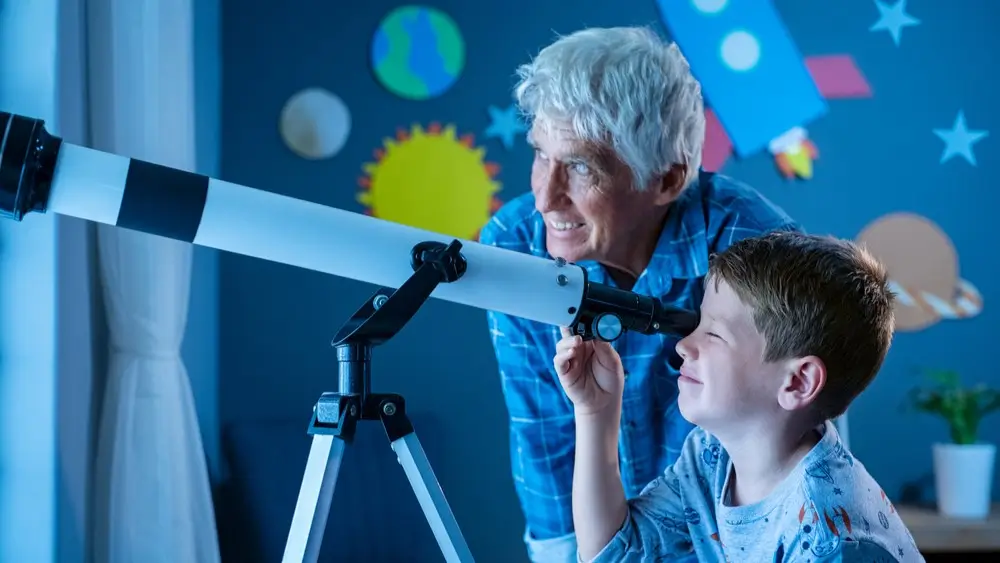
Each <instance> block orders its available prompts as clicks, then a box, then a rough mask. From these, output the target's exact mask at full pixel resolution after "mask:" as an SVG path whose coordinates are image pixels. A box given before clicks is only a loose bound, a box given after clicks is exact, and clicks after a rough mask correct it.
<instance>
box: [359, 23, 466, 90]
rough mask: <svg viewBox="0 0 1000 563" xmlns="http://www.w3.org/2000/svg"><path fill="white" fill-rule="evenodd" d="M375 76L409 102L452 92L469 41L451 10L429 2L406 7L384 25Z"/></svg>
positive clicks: (378, 34) (376, 46)
mask: <svg viewBox="0 0 1000 563" xmlns="http://www.w3.org/2000/svg"><path fill="white" fill-rule="evenodd" d="M371 64H372V71H373V72H374V73H375V78H376V79H377V80H378V81H379V83H380V84H382V86H384V87H385V88H386V89H387V90H389V91H390V92H392V93H393V94H395V95H396V96H399V97H400V98H404V99H408V100H418V101H419V100H426V99H429V98H435V97H437V96H440V95H441V94H444V93H445V92H447V91H448V90H449V89H450V88H451V87H452V86H454V84H455V82H456V81H457V80H458V78H459V76H460V75H461V74H462V70H463V69H464V68H465V40H464V39H463V37H462V32H461V31H460V30H459V28H458V25H457V24H456V23H455V21H454V20H453V19H452V18H451V16H449V15H448V14H446V13H444V12H442V11H441V10H439V9H437V8H432V7H429V6H413V5H411V6H400V7H398V8H395V9H394V10H392V11H391V12H389V13H388V14H387V15H386V16H385V17H384V18H383V19H382V21H381V22H380V23H379V26H378V29H376V30H375V35H374V36H373V37H372V44H371Z"/></svg>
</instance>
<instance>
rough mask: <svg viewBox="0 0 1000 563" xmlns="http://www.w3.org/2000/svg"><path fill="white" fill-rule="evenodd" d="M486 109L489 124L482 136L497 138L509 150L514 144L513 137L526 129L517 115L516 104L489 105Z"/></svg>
mask: <svg viewBox="0 0 1000 563" xmlns="http://www.w3.org/2000/svg"><path fill="white" fill-rule="evenodd" d="M487 111H488V112H489V114H490V126H489V127H487V128H486V131H485V133H483V136H484V137H486V138H487V139H492V138H499V139H500V142H501V143H503V146H504V148H505V149H507V150H510V149H511V147H513V146H514V139H515V138H517V136H518V135H521V134H522V133H525V132H526V131H527V130H528V127H527V125H525V123H524V121H522V120H521V116H520V115H518V111H517V106H516V105H514V104H511V105H509V106H507V107H506V108H504V109H500V108H498V107H497V106H490V107H489V108H487Z"/></svg>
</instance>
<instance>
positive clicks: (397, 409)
mask: <svg viewBox="0 0 1000 563" xmlns="http://www.w3.org/2000/svg"><path fill="white" fill-rule="evenodd" d="M369 400H370V402H371V404H372V405H373V406H377V408H378V414H377V415H376V416H377V417H378V419H379V420H381V421H382V427H383V428H385V435H386V437H387V438H389V442H394V441H396V440H398V439H400V438H402V437H404V436H407V435H408V434H412V433H413V425H412V424H411V423H410V417H408V416H407V415H406V399H404V398H403V397H402V396H401V395H397V394H394V393H384V394H373V395H371V396H369Z"/></svg>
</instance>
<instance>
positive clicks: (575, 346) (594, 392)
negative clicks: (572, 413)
mask: <svg viewBox="0 0 1000 563" xmlns="http://www.w3.org/2000/svg"><path fill="white" fill-rule="evenodd" d="M552 362H553V364H554V365H555V368H556V373H557V374H558V375H559V383H561V384H562V387H563V390H565V391H566V395H567V396H568V397H569V399H570V401H572V402H573V405H574V407H575V409H576V413H577V414H578V415H581V414H583V415H588V414H596V413H599V412H601V411H604V410H606V409H607V408H609V407H612V406H615V405H617V404H618V402H619V401H621V397H622V390H623V388H624V386H625V370H624V369H623V368H622V360H621V357H619V356H618V352H616V351H615V349H614V348H612V347H611V345H610V344H608V343H607V342H604V341H603V340H588V341H586V342H584V340H583V338H581V337H579V336H572V335H570V332H569V329H568V328H566V327H563V328H562V339H561V340H560V341H559V342H558V343H556V355H555V358H554V359H553V361H552Z"/></svg>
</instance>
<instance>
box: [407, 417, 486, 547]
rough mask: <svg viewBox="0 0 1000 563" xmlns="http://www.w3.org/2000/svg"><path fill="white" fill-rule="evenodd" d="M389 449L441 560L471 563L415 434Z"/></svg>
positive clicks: (456, 523) (460, 531)
mask: <svg viewBox="0 0 1000 563" xmlns="http://www.w3.org/2000/svg"><path fill="white" fill-rule="evenodd" d="M390 444H391V446H392V450H393V451H394V452H396V457H398V458H399V464H400V465H402V466H403V471H404V472H406V478H407V479H409V481H410V486H411V487H412V488H413V493H414V494H415V495H416V496H417V501H419V502H420V508H422V509H423V511H424V516H426V517H427V523H428V524H430V526H431V531H432V532H434V538H435V539H437V542H438V546H440V547H441V551H442V553H444V559H445V561H447V562H448V563H459V562H461V563H472V562H473V561H474V559H473V558H472V552H471V551H469V546H468V545H467V544H466V543H465V538H464V537H462V530H461V529H460V528H459V526H458V521H457V520H455V515H454V514H452V512H451V507H449V506H448V500H447V499H446V498H445V496H444V491H442V490H441V485H439V484H438V481H437V477H435V476H434V469H433V468H432V467H431V462H430V461H429V460H428V459H427V455H426V454H425V453H424V449H423V447H421V445H420V440H418V439H417V434H416V432H413V431H412V430H411V431H410V432H409V433H408V434H406V435H404V436H402V437H401V438H397V439H395V440H393V441H392V442H391V443H390Z"/></svg>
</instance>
